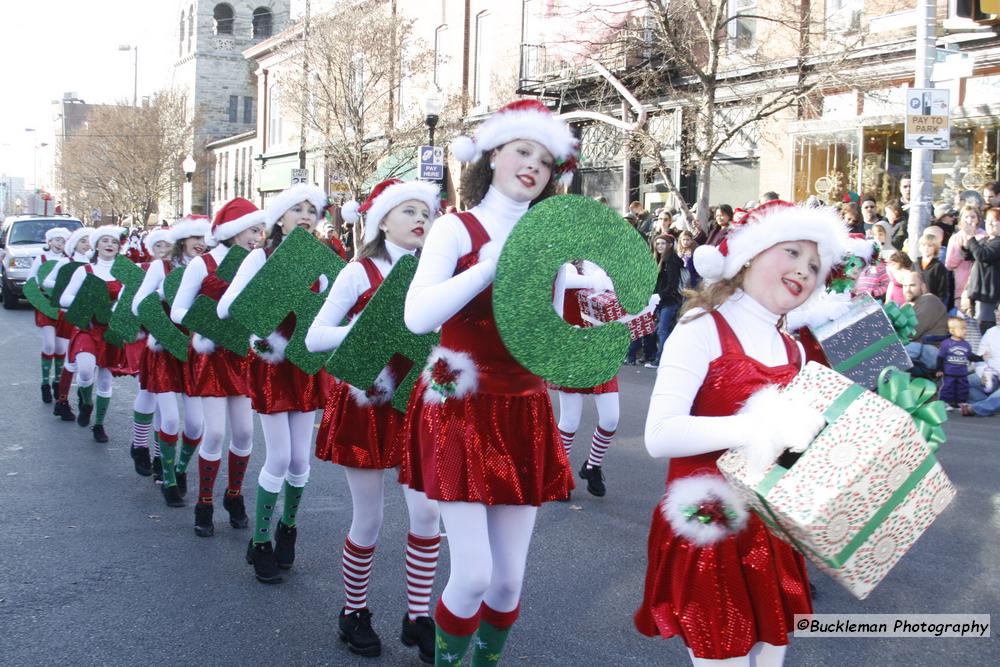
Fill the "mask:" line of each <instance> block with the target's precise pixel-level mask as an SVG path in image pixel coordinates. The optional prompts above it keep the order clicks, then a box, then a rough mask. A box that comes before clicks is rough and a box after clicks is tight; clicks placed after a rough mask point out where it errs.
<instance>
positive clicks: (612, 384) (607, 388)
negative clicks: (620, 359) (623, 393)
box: [546, 377, 618, 394]
mask: <svg viewBox="0 0 1000 667" xmlns="http://www.w3.org/2000/svg"><path fill="white" fill-rule="evenodd" d="M546 384H547V385H548V387H549V389H552V390H554V391H561V392H563V393H564V394H613V393H615V392H616V391H618V378H616V377H613V378H611V379H610V380H608V381H607V382H605V383H604V384H599V385H597V386H596V387H585V388H583V389H573V388H570V387H560V386H559V385H557V384H552V383H546Z"/></svg>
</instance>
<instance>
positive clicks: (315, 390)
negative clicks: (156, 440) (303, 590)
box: [195, 184, 327, 584]
mask: <svg viewBox="0 0 1000 667" xmlns="http://www.w3.org/2000/svg"><path fill="white" fill-rule="evenodd" d="M325 206H326V194H325V193H324V192H323V191H322V190H321V189H319V188H318V187H316V186H314V185H306V184H299V185H294V186H292V187H290V188H288V189H287V190H285V191H283V192H281V193H280V194H278V195H277V196H276V197H274V199H272V200H271V201H270V202H269V203H268V205H267V208H266V209H265V211H264V221H265V225H266V227H265V229H269V230H270V232H269V234H268V240H267V247H265V248H257V249H255V250H252V251H251V252H250V254H249V255H247V256H246V258H245V259H244V260H243V262H242V263H241V264H240V268H239V270H238V271H237V272H236V275H235V276H234V277H233V282H232V283H231V284H230V285H229V287H228V289H226V291H225V293H223V295H222V296H221V298H219V305H218V307H217V313H218V315H219V318H220V319H226V318H228V317H229V308H230V306H231V305H232V303H233V301H235V300H236V297H238V296H239V295H240V294H241V293H242V292H243V290H244V289H245V288H246V286H247V285H248V284H249V283H250V281H251V280H253V277H254V276H255V275H257V272H258V271H260V269H261V267H263V266H264V262H266V261H267V258H268V257H270V256H271V253H273V252H274V251H275V250H276V249H277V248H278V246H279V245H281V242H282V241H283V240H284V238H285V237H286V236H287V235H288V234H291V233H292V231H293V230H295V229H297V228H300V229H304V230H305V231H307V232H309V233H310V234H312V232H313V230H314V229H315V228H316V224H317V222H318V220H319V214H320V212H321V211H322V210H323V209H324V207H325ZM317 282H318V283H319V284H318V286H317V287H318V288H319V290H320V291H322V290H323V289H325V288H326V283H327V278H326V276H321V277H320V279H319V281H317ZM294 331H295V315H294V314H290V315H288V317H286V318H285V319H284V320H283V321H282V322H281V324H279V325H278V328H277V329H275V330H274V332H272V333H271V334H270V335H268V337H267V338H258V337H256V336H252V337H251V339H250V353H249V355H248V357H247V375H246V388H247V394H248V395H249V396H250V402H251V404H252V405H253V409H254V410H255V411H256V412H257V414H258V415H260V425H261V428H262V429H263V430H264V445H265V446H266V447H267V453H266V458H265V459H264V466H263V467H262V468H261V470H260V474H259V475H258V477H257V501H256V512H255V522H254V531H253V537H251V538H250V543H249V544H248V545H247V556H246V558H247V563H248V564H250V565H253V569H254V575H255V576H256V577H257V581H260V582H262V583H265V584H273V583H278V582H280V581H281V574H280V572H279V570H288V569H291V567H292V565H293V563H294V562H295V539H296V537H297V536H298V530H297V528H296V525H295V515H296V512H297V511H298V508H299V502H300V501H301V499H302V492H303V491H304V490H305V487H306V482H308V481H309V454H310V452H309V450H310V445H311V443H312V435H313V424H314V423H315V418H314V416H313V413H314V412H315V411H316V409H317V408H319V407H320V406H321V405H322V404H323V403H322V401H323V396H322V394H323V391H322V387H321V386H320V383H321V382H322V377H323V376H322V375H320V374H316V375H307V374H306V373H305V372H304V371H302V370H301V369H300V368H299V367H298V366H296V365H294V364H293V363H292V362H290V361H288V359H286V358H285V349H286V348H287V346H288V340H289V339H290V338H291V337H292V333H293V332H294ZM282 489H284V494H285V505H284V512H283V514H282V516H281V519H280V520H278V522H277V526H274V523H273V521H272V520H273V518H274V509H275V507H276V506H277V503H278V494H279V493H281V491H282ZM198 502H199V505H198V506H196V514H195V526H196V528H197V527H199V526H204V529H205V530H208V529H209V528H210V527H211V515H210V514H209V515H208V518H207V519H205V518H201V517H199V515H198V514H197V509H198V507H204V508H207V509H208V510H209V511H210V510H211V507H212V505H211V499H210V498H206V499H205V502H203V501H202V499H201V498H199V501H198ZM199 519H200V521H201V523H199ZM272 533H273V534H274V543H273V545H272V542H271V539H272Z"/></svg>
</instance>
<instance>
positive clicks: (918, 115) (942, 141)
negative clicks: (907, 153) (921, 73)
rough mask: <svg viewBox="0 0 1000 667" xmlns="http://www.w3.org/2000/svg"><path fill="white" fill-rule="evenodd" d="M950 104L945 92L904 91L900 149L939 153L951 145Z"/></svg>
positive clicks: (933, 89) (946, 91)
mask: <svg viewBox="0 0 1000 667" xmlns="http://www.w3.org/2000/svg"><path fill="white" fill-rule="evenodd" d="M950 109H951V105H950V104H949V91H948V89H946V88H944V89H938V88H909V89H907V91H906V131H905V133H904V146H905V147H906V148H909V149H914V148H926V149H930V150H943V149H946V148H949V147H950V146H951V113H950Z"/></svg>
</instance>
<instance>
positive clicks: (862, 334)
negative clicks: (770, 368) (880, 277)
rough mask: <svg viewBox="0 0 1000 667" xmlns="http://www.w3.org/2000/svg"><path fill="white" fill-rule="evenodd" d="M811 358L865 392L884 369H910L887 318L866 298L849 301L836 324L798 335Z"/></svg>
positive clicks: (879, 307) (872, 301)
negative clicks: (890, 367)
mask: <svg viewBox="0 0 1000 667" xmlns="http://www.w3.org/2000/svg"><path fill="white" fill-rule="evenodd" d="M799 338H800V339H801V340H802V344H803V346H805V348H806V350H808V351H809V352H810V357H811V358H816V356H815V355H818V356H819V360H820V361H824V360H825V363H826V365H828V366H829V367H830V368H832V369H834V370H835V371H837V372H838V373H842V374H843V375H846V376H847V377H848V378H850V379H851V380H854V381H855V382H857V383H858V384H860V385H861V386H863V387H865V388H866V389H874V388H875V385H876V383H877V382H878V376H879V373H881V372H882V369H884V368H886V367H888V366H895V367H896V368H899V369H901V370H907V369H909V368H911V367H912V366H913V362H911V361H910V356H909V355H908V354H907V353H906V349H905V348H904V347H903V342H902V341H901V340H900V339H899V336H898V335H897V334H896V330H895V329H894V328H893V326H892V322H890V321H889V317H888V316H887V315H886V314H885V311H884V310H882V306H881V305H879V304H878V303H877V302H876V301H875V300H874V299H872V298H871V297H870V296H869V295H867V294H863V295H861V296H858V297H856V298H854V299H853V300H852V301H851V308H850V310H848V311H847V313H845V314H844V315H843V316H841V317H839V318H837V319H836V320H833V321H830V322H825V323H823V324H821V325H819V326H816V327H808V328H803V329H801V330H800V331H799Z"/></svg>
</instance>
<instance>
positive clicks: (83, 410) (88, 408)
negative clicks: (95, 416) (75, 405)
mask: <svg viewBox="0 0 1000 667" xmlns="http://www.w3.org/2000/svg"><path fill="white" fill-rule="evenodd" d="M93 411H94V404H93V403H91V404H90V405H87V404H86V403H81V404H80V414H79V415H77V418H76V423H77V424H79V425H80V426H90V413H92V412H93Z"/></svg>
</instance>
